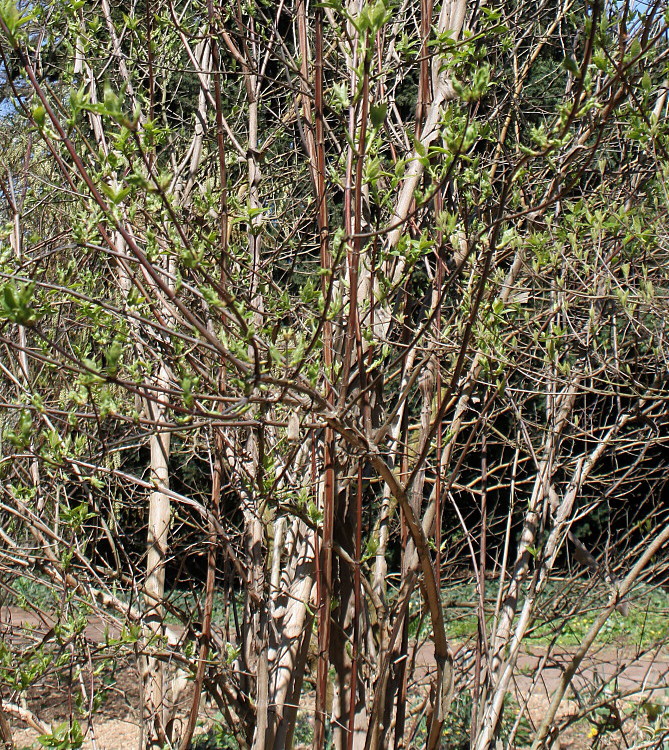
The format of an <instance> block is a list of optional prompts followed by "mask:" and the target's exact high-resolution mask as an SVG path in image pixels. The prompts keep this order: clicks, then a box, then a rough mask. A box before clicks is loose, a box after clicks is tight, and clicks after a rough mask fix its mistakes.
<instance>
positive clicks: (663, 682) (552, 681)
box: [0, 608, 669, 750]
mask: <svg viewBox="0 0 669 750" xmlns="http://www.w3.org/2000/svg"><path fill="white" fill-rule="evenodd" d="M49 627H50V623H49V622H47V621H45V620H40V618H39V617H37V616H36V615H34V614H32V613H31V614H28V613H25V612H23V611H22V610H18V609H15V608H3V609H2V610H1V611H0V628H1V630H0V634H2V635H3V637H4V639H5V640H11V641H13V643H14V647H16V645H17V644H18V643H20V642H24V643H25V648H31V644H35V643H36V642H39V638H40V637H44V636H45V635H47V634H48V632H49ZM26 628H27V630H26ZM104 631H105V626H104V625H103V623H101V622H100V621H99V620H97V619H96V618H91V619H90V620H89V623H88V626H87V627H86V629H85V639H86V643H87V644H89V649H90V650H89V656H90V659H89V665H88V668H87V669H84V671H83V672H82V675H81V677H80V678H77V679H71V678H72V677H73V676H74V673H72V674H71V675H69V676H68V668H67V664H66V663H64V664H62V665H60V664H59V669H58V670H52V671H51V672H50V673H49V675H48V676H45V677H44V678H43V679H40V680H38V681H37V683H36V686H35V687H33V688H31V690H29V692H28V698H27V701H26V702H25V703H24V705H23V706H19V707H18V708H19V709H20V708H27V709H28V710H29V711H31V712H32V713H33V714H35V715H36V716H38V717H39V718H40V720H41V721H42V722H43V723H44V724H46V725H51V726H52V727H55V726H57V725H58V724H60V723H62V722H65V721H67V718H68V716H71V715H73V714H75V715H79V716H81V710H80V706H79V707H77V706H76V704H77V701H78V700H79V701H80V702H82V703H84V704H85V703H86V700H89V699H90V695H91V694H92V693H93V690H92V689H91V687H92V682H91V681H92V680H94V682H95V692H96V693H97V692H99V687H100V685H101V684H103V683H108V687H107V690H106V693H105V696H104V699H103V700H102V701H101V703H100V705H99V706H95V707H94V710H90V711H89V712H88V714H89V716H91V717H92V720H90V721H88V720H87V719H83V720H80V721H81V725H82V729H83V730H84V731H85V732H86V740H85V742H84V745H83V748H85V750H125V749H126V748H128V749H129V750H130V749H131V748H138V747H139V741H140V730H139V712H138V706H139V704H140V688H139V686H140V679H139V673H138V670H137V667H136V664H135V663H134V660H132V661H129V660H127V658H126V659H125V660H120V659H119V660H117V661H109V662H103V661H102V660H101V651H100V649H99V648H98V646H97V644H99V643H100V642H101V641H102V640H103V639H104ZM430 656H431V654H430V647H429V645H426V646H424V647H423V648H421V649H420V651H419V654H418V658H417V664H418V665H419V666H420V663H421V662H423V664H424V665H425V669H426V670H427V668H428V665H429V664H430V663H431V659H430ZM571 656H572V654H571V653H570V652H569V651H568V650H561V651H556V652H555V653H553V654H551V656H550V658H546V653H545V650H543V649H541V648H535V649H532V651H528V652H526V653H523V654H522V656H521V658H520V659H519V666H518V670H517V674H518V676H517V677H516V679H515V682H514V684H513V687H512V697H513V706H514V707H516V706H523V705H525V703H526V702H527V706H528V714H529V721H527V722H525V724H524V730H525V733H524V734H525V737H526V738H527V736H528V734H529V735H530V736H531V732H532V730H533V728H534V727H536V726H537V725H538V724H539V723H540V721H541V718H542V717H543V716H544V715H545V712H546V710H547V708H548V705H549V699H550V694H551V693H552V692H553V690H554V689H555V688H556V687H557V685H558V683H559V680H560V677H561V675H562V674H563V671H564V668H565V666H566V665H567V664H568V662H569V660H570V659H571ZM636 657H637V655H636V654H634V653H631V652H630V651H629V649H625V648H620V649H615V648H611V647H607V648H604V649H599V650H597V651H595V652H594V653H593V654H592V655H591V656H589V657H588V659H587V661H586V662H585V663H584V665H583V667H582V669H581V670H580V671H579V673H578V674H577V676H576V677H575V679H574V683H573V690H572V691H571V692H570V693H569V699H568V700H565V701H564V703H563V705H562V706H561V709H560V714H559V717H560V718H561V719H563V720H566V719H568V718H569V717H574V716H577V715H578V713H579V707H580V705H581V704H583V703H584V702H585V701H586V700H587V701H588V702H591V700H592V697H591V696H592V692H591V691H592V690H593V686H599V694H598V699H599V700H600V702H601V704H602V706H601V708H600V710H599V711H598V712H597V715H596V721H597V722H598V725H597V724H596V723H593V722H592V721H590V722H589V721H587V720H581V721H578V722H574V723H573V724H571V725H570V726H569V727H568V728H567V729H566V730H565V731H564V732H563V733H562V734H561V736H560V738H559V741H558V742H557V743H556V744H555V746H554V750H580V749H581V748H598V749H600V750H604V749H611V750H613V749H614V748H625V747H631V746H632V745H633V744H634V743H635V742H639V741H640V740H641V739H642V738H643V737H644V736H645V735H644V726H646V725H649V724H652V723H654V726H655V729H656V730H657V729H659V730H660V732H661V731H662V729H663V727H662V722H663V721H665V722H666V723H667V726H666V730H667V732H668V733H669V652H666V651H665V652H657V653H654V654H647V655H643V656H642V657H641V658H636ZM61 659H63V656H62V654H61ZM65 661H66V659H65ZM541 661H544V665H543V670H542V673H541V679H540V680H539V681H537V682H536V683H534V682H533V678H532V675H534V674H535V672H536V667H537V666H538V664H539V663H540V662H541ZM96 672H97V674H95V677H93V676H92V673H96ZM427 680H429V674H428V673H427V671H425V673H424V674H423V679H422V680H421V682H424V681H427ZM609 684H613V685H615V687H616V689H617V690H618V691H620V692H621V693H623V694H629V699H626V700H623V701H621V700H613V699H612V698H611V697H610V695H609V692H608V688H607V685H609ZM415 690H416V691H420V690H421V688H420V686H416V687H415ZM632 694H634V695H632ZM82 696H85V698H84V699H83V701H82ZM10 698H11V697H10ZM191 699H192V692H191V693H189V692H188V690H186V691H185V692H184V694H183V695H182V696H181V699H180V703H179V705H178V712H177V722H178V721H183V720H185V716H186V714H187V711H188V709H189V707H190V702H191ZM6 701H7V696H6V695H5V702H6ZM644 701H645V702H646V705H647V707H645V708H643V709H640V708H639V707H640V706H641V705H642V703H643V702H644ZM306 703H310V704H311V705H313V700H312V701H309V700H308V698H307V701H306ZM665 706H666V708H665ZM77 708H78V709H79V710H75V709H77ZM304 708H305V709H306V710H307V711H308V709H309V706H308V705H306V704H305V707H304ZM515 710H517V708H516V709H515ZM512 711H513V709H512ZM9 713H10V723H11V725H12V731H13V737H14V743H15V746H16V748H17V750H27V748H31V749H32V748H38V747H41V745H40V744H39V743H38V741H37V738H38V736H39V732H37V731H36V730H35V729H33V728H30V727H27V726H26V724H25V723H24V722H22V721H20V720H18V719H17V718H16V717H15V716H12V713H11V711H9ZM84 713H86V712H84ZM663 717H664V719H663ZM213 719H214V712H213V710H212V709H210V708H208V707H206V706H203V707H202V710H201V716H200V722H199V726H198V730H197V731H198V733H202V732H205V731H207V729H208V728H209V727H211V725H212V722H213ZM658 721H659V722H660V725H659V727H658ZM524 744H525V743H521V742H519V743H517V744H516V747H523V746H524ZM656 746H657V747H658V748H660V750H661V749H662V748H663V747H665V746H664V745H662V744H661V743H660V744H658V745H656ZM667 746H669V742H668V743H667ZM444 748H446V749H447V748H448V745H446V744H445V745H444Z"/></svg>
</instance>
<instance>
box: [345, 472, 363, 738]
mask: <svg viewBox="0 0 669 750" xmlns="http://www.w3.org/2000/svg"><path fill="white" fill-rule="evenodd" d="M361 558H362V461H359V462H358V482H357V491H356V499H355V558H354V559H355V569H354V571H353V659H352V665H351V688H350V689H351V695H350V707H349V715H348V742H347V747H348V750H353V738H354V733H355V714H356V703H357V693H358V661H359V659H360V613H361V606H362V602H361V598H360V583H361V582H360V560H361Z"/></svg>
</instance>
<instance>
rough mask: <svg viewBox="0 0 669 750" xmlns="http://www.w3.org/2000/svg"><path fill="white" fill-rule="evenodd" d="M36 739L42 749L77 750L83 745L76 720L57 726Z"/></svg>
mask: <svg viewBox="0 0 669 750" xmlns="http://www.w3.org/2000/svg"><path fill="white" fill-rule="evenodd" d="M37 739H38V742H39V743H40V744H41V745H43V746H44V747H49V748H53V749H54V750H77V749H78V748H80V747H81V746H82V745H83V744H84V735H83V733H82V731H81V726H80V725H79V722H78V721H77V720H76V719H73V720H72V721H71V722H68V723H64V724H59V725H58V726H57V727H56V728H55V729H54V730H53V731H52V732H50V733H49V734H43V735H41V736H40V737H38V738H37Z"/></svg>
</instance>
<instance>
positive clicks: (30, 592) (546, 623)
mask: <svg viewBox="0 0 669 750" xmlns="http://www.w3.org/2000/svg"><path fill="white" fill-rule="evenodd" d="M118 596H119V598H120V599H122V600H126V599H127V600H129V599H130V597H129V596H126V595H124V594H123V592H118ZM477 596H478V595H477V593H476V586H475V584H474V582H473V581H459V582H456V583H454V584H452V585H450V586H448V587H445V588H444V589H443V590H442V601H443V603H444V619H445V624H446V631H447V635H448V637H449V638H450V639H451V640H453V641H456V642H458V641H460V642H461V641H466V640H469V639H470V638H473V637H475V636H476V632H477V626H478V625H477V607H476V603H477ZM168 597H169V601H170V603H171V604H172V606H173V607H174V608H176V609H178V610H180V611H181V612H182V613H183V615H184V617H186V616H187V615H188V614H189V613H193V616H195V617H196V619H197V616H198V615H199V606H200V603H201V599H200V598H199V597H198V596H197V595H196V593H194V592H192V591H182V590H178V589H177V590H173V591H170V592H168ZM496 597H497V583H496V582H495V581H489V582H487V584H486V619H487V621H488V623H487V624H488V628H490V627H491V625H492V623H491V618H492V612H493V609H494V605H495V600H496ZM607 597H608V589H607V588H606V587H604V586H597V587H594V588H593V587H591V586H586V585H582V586H578V585H573V584H570V585H569V586H565V585H564V583H563V582H560V581H556V582H554V583H552V584H550V585H549V586H548V587H547V590H546V591H545V592H544V594H543V596H542V598H541V602H540V609H539V613H538V616H537V619H536V622H535V625H534V627H533V629H532V630H531V632H530V635H529V640H530V642H531V643H532V644H536V645H543V644H548V643H553V642H555V643H556V644H557V645H558V646H563V647H573V646H575V645H578V644H579V643H581V642H582V640H583V637H584V636H585V635H586V633H587V632H588V631H589V629H590V627H591V626H592V623H593V622H594V620H595V619H596V617H597V616H598V614H599V612H600V611H601V607H602V606H603V604H604V603H605V601H606V599H607ZM4 603H5V604H12V605H14V606H18V607H22V608H25V609H31V608H35V609H41V610H43V611H48V610H49V609H56V608H60V607H62V595H61V593H60V592H58V591H55V590H54V589H53V588H52V587H51V586H49V585H48V584H47V583H43V582H41V581H40V580H39V579H35V578H29V577H20V578H16V579H14V580H13V581H12V583H11V589H10V593H9V594H8V596H7V598H6V600H5V602H4ZM84 609H85V607H84V606H82V607H81V610H82V612H83V611H84ZM570 611H573V614H572V615H571V616H567V613H569V612H570ZM421 613H422V616H421ZM542 613H543V616H542ZM224 615H225V599H224V596H223V595H222V594H216V595H215V597H214V613H213V619H214V622H219V623H220V622H222V621H223V619H224ZM410 617H411V622H410V628H409V633H410V636H412V637H414V636H416V637H427V636H428V635H429V629H430V622H429V617H427V616H425V613H424V612H423V610H422V603H421V601H420V598H419V595H418V593H416V595H415V597H414V599H413V600H412V602H411V604H410ZM166 621H167V622H168V623H170V624H174V623H176V622H178V618H177V617H176V616H175V615H173V614H172V613H168V614H167V616H166ZM667 640H669V593H668V592H666V591H665V590H664V589H662V588H660V587H651V586H639V587H637V588H636V589H635V591H634V592H633V595H632V596H631V598H630V607H629V612H628V614H627V615H626V616H625V615H622V614H620V613H619V612H614V613H613V614H612V615H611V617H610V618H609V619H608V621H607V622H606V623H605V625H604V627H603V628H602V630H601V631H600V633H599V635H598V637H597V641H596V642H597V643H598V644H599V645H602V644H603V645H608V644H610V645H619V646H629V647H635V648H641V649H644V648H648V647H649V646H651V645H652V644H656V643H660V642H663V641H667Z"/></svg>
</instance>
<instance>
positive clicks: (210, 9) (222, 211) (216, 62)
mask: <svg viewBox="0 0 669 750" xmlns="http://www.w3.org/2000/svg"><path fill="white" fill-rule="evenodd" d="M207 14H208V16H209V27H210V28H212V27H213V25H214V2H213V0H207ZM211 59H212V68H213V77H214V102H215V105H216V146H217V149H218V173H219V180H220V183H221V186H220V190H221V198H220V203H219V209H218V210H219V217H218V220H219V233H220V237H219V244H220V249H221V257H220V259H219V266H220V270H221V282H220V283H221V286H225V283H226V278H227V256H228V184H227V171H226V167H225V131H224V128H223V106H222V100H221V56H220V54H219V51H218V43H217V41H216V39H215V37H214V35H213V34H212V36H211Z"/></svg>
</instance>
